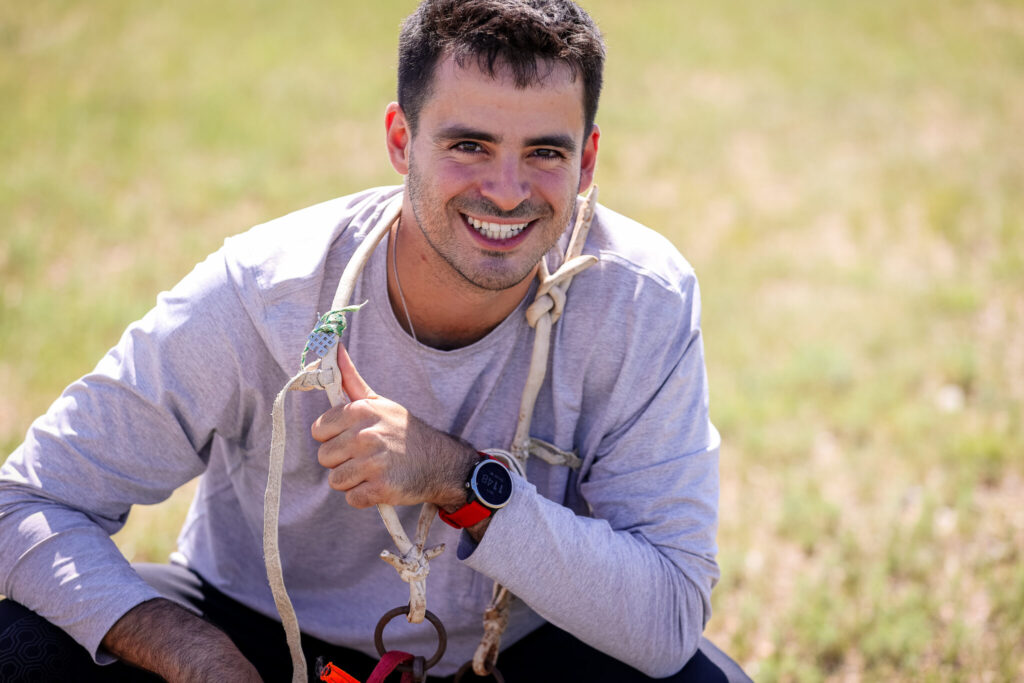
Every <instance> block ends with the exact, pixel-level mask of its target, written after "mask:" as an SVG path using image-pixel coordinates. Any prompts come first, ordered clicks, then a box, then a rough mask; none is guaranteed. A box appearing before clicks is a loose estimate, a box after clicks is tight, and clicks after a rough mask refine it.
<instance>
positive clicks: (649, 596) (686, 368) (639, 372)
mask: <svg viewBox="0 0 1024 683" xmlns="http://www.w3.org/2000/svg"><path fill="white" fill-rule="evenodd" d="M690 284H691V285H692V289H691V290H690V292H691V293H692V295H691V296H688V297H686V298H685V299H683V304H682V305H679V304H678V303H677V304H676V306H675V307H674V308H672V307H669V305H668V303H666V301H669V302H670V301H671V297H664V296H663V297H661V300H660V301H659V300H658V298H657V296H656V295H657V293H656V292H651V293H649V294H648V293H647V292H645V293H644V296H643V297H639V300H640V301H644V300H654V302H655V303H654V304H653V305H652V306H653V307H654V308H655V309H656V310H658V311H659V312H660V313H661V314H662V316H661V318H660V320H659V321H658V322H657V323H654V324H652V322H651V318H650V316H647V317H646V320H644V319H643V318H644V316H643V310H642V308H641V307H640V306H636V307H634V308H635V309H639V310H638V311H636V315H638V316H640V317H641V322H644V323H645V324H635V323H636V321H633V320H624V321H623V322H622V324H621V326H617V328H616V329H617V330H622V336H624V337H625V338H623V339H619V338H617V339H615V340H614V341H613V342H609V345H606V346H601V347H599V348H598V349H597V350H596V351H595V362H597V363H605V367H607V363H608V359H609V358H611V357H612V356H613V355H614V354H618V356H619V358H621V361H617V362H616V363H615V364H614V366H615V379H614V382H612V383H605V382H602V383H600V384H598V385H597V386H594V385H591V387H590V388H589V390H586V391H584V392H583V397H584V398H583V399H582V405H581V408H582V410H581V413H582V415H583V416H584V418H582V419H581V421H580V422H579V423H577V431H576V433H575V439H576V443H577V447H578V448H579V449H580V455H581V457H583V458H584V466H583V468H582V469H581V471H580V473H579V475H578V476H579V483H578V487H577V488H576V491H577V492H578V494H579V496H580V497H581V498H582V499H583V501H585V503H586V505H587V506H588V507H589V511H590V516H582V515H577V514H575V513H574V512H573V511H572V510H570V509H568V508H566V507H564V506H562V505H560V504H558V503H557V502H555V501H552V500H548V499H546V498H544V497H543V496H542V495H540V494H539V493H538V492H537V490H536V489H535V488H534V486H532V485H531V484H528V483H526V482H523V481H521V480H517V486H516V490H515V492H514V494H513V497H512V500H511V501H510V503H509V505H508V506H506V507H505V508H503V509H502V510H500V511H499V512H498V513H497V514H496V515H495V516H494V518H493V520H492V522H491V525H490V527H489V528H488V531H487V534H486V536H485V537H484V538H483V541H482V542H481V543H480V544H479V545H478V546H477V547H475V548H474V547H473V545H472V544H471V543H468V542H467V539H465V538H464V539H463V543H462V544H461V546H460V548H459V556H460V557H461V558H463V559H464V561H465V562H466V564H467V565H469V566H470V567H472V568H473V569H476V570H477V571H480V572H482V573H484V574H487V575H488V576H490V577H492V578H494V579H495V580H497V581H499V582H500V583H502V584H503V585H505V586H507V587H508V588H509V589H510V590H511V591H512V592H513V593H514V594H516V595H517V596H518V597H520V598H521V599H522V600H523V601H524V602H526V603H527V604H528V605H529V606H530V607H531V608H533V609H534V610H535V611H536V612H537V613H539V614H540V615H541V616H543V617H544V618H545V619H547V620H549V621H551V622H552V623H554V624H555V625H557V626H559V627H560V628H563V629H565V630H567V631H569V632H571V633H573V634H574V635H576V636H577V637H579V638H580V639H582V640H583V641H585V642H587V643H588V644H590V645H592V646H594V647H596V648H597V649H599V650H601V651H603V652H606V653H608V654H610V655H612V656H614V657H616V658H617V659H620V660H622V661H625V662H627V663H629V664H630V665H632V666H634V667H636V668H639V669H641V670H643V671H644V672H645V673H648V674H649V675H653V676H664V675H668V674H670V673H674V672H675V671H677V670H678V669H679V668H681V667H682V666H683V664H684V663H685V662H686V661H687V660H688V659H689V657H690V656H692V654H693V652H694V651H695V650H696V648H697V646H698V644H699V639H700V635H701V632H702V630H703V627H704V624H705V623H706V621H707V618H708V617H709V616H710V593H711V588H712V586H713V585H714V583H715V581H716V580H717V577H718V569H717V565H716V563H715V559H714V557H715V553H716V546H715V530H716V525H717V502H718V501H717V498H718V449H719V437H718V434H717V432H716V431H715V429H714V427H713V426H712V425H711V423H710V421H709V419H708V404H707V383H706V377H705V372H704V360H703V348H702V343H701V337H700V332H699V314H698V308H697V301H696V283H695V281H693V282H691V283H690ZM676 298H678V295H677V297H676ZM691 303H692V305H691ZM620 310H626V311H628V312H629V314H633V313H634V312H633V311H632V310H630V309H620ZM647 313H650V310H649V309H648V311H647ZM659 328H660V329H659ZM610 344H614V347H612V346H610ZM574 357H575V356H574ZM573 371H574V372H575V373H579V374H580V375H582V376H584V377H587V376H600V374H601V372H602V371H601V370H600V369H599V368H597V367H590V368H588V367H587V366H586V365H582V364H580V362H579V361H578V360H577V364H576V365H575V366H574V369H573ZM588 371H589V372H588ZM550 381H551V383H552V384H554V385H555V386H556V388H555V389H554V390H555V391H557V385H558V384H569V383H571V381H572V378H571V376H570V375H569V374H563V375H557V374H555V375H553V376H552V377H551V378H550ZM581 425H582V426H581ZM546 493H547V495H551V493H550V492H546ZM576 509H577V510H579V509H580V508H579V507H578V508H576ZM513 549H514V552H511V551H512V550H513Z"/></svg>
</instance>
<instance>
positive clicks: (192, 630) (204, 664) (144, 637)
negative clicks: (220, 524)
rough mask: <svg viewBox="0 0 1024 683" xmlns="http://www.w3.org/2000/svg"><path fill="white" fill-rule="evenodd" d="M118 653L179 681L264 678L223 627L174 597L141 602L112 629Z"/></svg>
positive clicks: (111, 643)
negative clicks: (206, 619) (172, 599)
mask: <svg viewBox="0 0 1024 683" xmlns="http://www.w3.org/2000/svg"><path fill="white" fill-rule="evenodd" d="M103 647H104V648H106V649H107V651H109V652H110V653H111V654H113V655H114V656H115V657H117V658H118V659H121V660H123V661H125V662H128V663H130V664H134V665H135V666H138V667H140V668H143V669H146V670H147V671H152V672H155V673H158V674H160V675H161V676H163V678H165V679H166V680H168V681H171V682H172V683H173V682H174V681H182V682H191V681H210V682H211V683H219V682H220V681H259V680H260V676H259V673H258V672H257V671H256V668H255V667H254V666H253V665H252V664H251V663H250V662H249V660H247V659H246V658H245V657H243V656H242V653H241V652H239V651H238V648H236V647H235V644H234V643H232V642H231V639H230V638H228V637H227V635H225V634H224V633H223V632H222V631H220V630H219V629H217V628H216V627H214V626H213V625H211V624H209V623H207V622H206V621H203V620H202V619H201V618H199V617H198V616H196V615H195V614H192V613H191V612H189V611H188V610H186V609H185V608H183V607H181V606H179V605H176V604H175V603H173V602H171V601H170V600H164V599H162V598H157V599H155V600H149V601H147V602H144V603H142V604H140V605H136V606H135V607H133V608H132V609H131V610H129V611H128V613H127V614H125V615H124V616H123V617H121V618H120V619H118V621H117V623H116V624H114V626H113V627H112V628H111V629H110V631H108V632H107V635H106V636H105V637H104V638H103Z"/></svg>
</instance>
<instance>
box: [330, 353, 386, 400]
mask: <svg viewBox="0 0 1024 683" xmlns="http://www.w3.org/2000/svg"><path fill="white" fill-rule="evenodd" d="M338 369H339V370H341V388H342V389H344V390H345V393H346V394H347V395H348V398H349V400H350V401H358V400H359V399H361V398H376V397H377V394H375V393H373V389H371V388H370V385H369V384H367V383H366V382H365V381H364V380H363V378H362V376H361V375H360V374H359V371H358V370H356V366H355V364H354V363H353V362H352V359H351V358H350V357H349V355H348V351H347V350H346V349H345V347H344V346H342V345H341V344H338Z"/></svg>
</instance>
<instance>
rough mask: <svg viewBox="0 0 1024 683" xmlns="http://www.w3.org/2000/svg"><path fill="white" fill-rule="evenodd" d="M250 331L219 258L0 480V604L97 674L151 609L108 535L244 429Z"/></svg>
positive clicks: (48, 419)
mask: <svg viewBox="0 0 1024 683" xmlns="http://www.w3.org/2000/svg"><path fill="white" fill-rule="evenodd" d="M252 328H253V325H252V323H251V320H250V319H249V317H248V314H247V313H246V312H245V308H244V307H243V306H242V305H240V303H239V298H238V295H237V290H236V288H235V285H234V283H233V282H232V279H231V277H230V276H229V274H228V268H227V267H226V262H225V259H224V256H223V253H222V252H217V253H216V254H214V255H212V256H210V257H209V258H208V259H206V260H205V261H204V262H203V263H201V264H199V265H198V266H196V268H195V270H193V272H192V273H190V274H189V275H188V276H186V278H185V279H184V280H182V282H181V283H179V284H178V285H177V286H176V287H175V288H174V289H173V290H171V291H170V292H164V293H162V294H161V295H160V296H159V297H158V299H157V305H156V307H155V308H154V309H153V310H152V311H150V312H149V313H148V314H147V315H146V316H145V317H144V318H143V319H142V320H140V321H139V322H137V323H134V324H132V325H131V326H130V327H129V328H128V329H127V330H126V331H125V333H124V335H123V336H122V338H121V340H120V342H119V343H118V345H117V346H116V347H115V348H113V349H112V350H111V351H110V352H108V353H107V355H106V356H105V357H104V358H103V359H102V360H101V361H100V362H99V364H98V365H97V366H96V368H95V370H94V371H93V372H92V373H90V374H88V375H86V376H85V377H83V378H81V379H80V380H78V381H76V382H75V383H73V384H72V385H70V386H69V387H68V388H67V389H66V390H65V391H64V393H63V394H62V395H61V396H60V398H58V399H57V400H56V401H55V402H54V403H53V405H52V406H51V407H50V409H49V410H48V412H47V413H46V414H45V415H43V416H42V417H40V418H39V419H37V420H36V421H35V422H34V423H33V425H32V426H31V428H30V429H29V431H28V434H27V435H26V438H25V441H24V443H23V444H22V445H21V446H20V447H19V448H18V449H17V450H16V451H14V453H13V454H12V455H11V456H10V457H9V458H8V460H7V462H6V463H5V464H4V466H3V468H2V469H0V547H2V548H3V552H2V553H0V593H3V594H5V595H6V596H7V597H9V598H11V599H13V600H15V601H17V602H19V603H21V604H23V605H25V606H26V607H28V608H29V609H31V610H33V611H35V612H36V613H38V614H39V615H41V616H43V617H45V618H46V619H48V620H49V621H51V622H52V623H54V624H56V625H57V626H59V627H61V628H62V629H64V630H65V631H67V632H68V633H69V634H70V635H71V636H72V637H73V638H74V639H75V640H76V641H78V642H79V643H81V644H82V645H83V646H84V647H85V648H86V649H87V650H88V651H89V652H90V653H92V655H93V657H94V658H95V659H96V661H98V662H100V663H106V662H109V661H111V657H110V656H109V655H108V654H106V653H103V652H101V651H100V642H101V640H102V638H103V637H104V636H105V635H106V633H107V631H108V630H109V629H110V627H111V626H113V624H114V623H115V622H116V621H117V620H118V619H119V618H120V617H121V616H122V615H123V614H124V613H125V612H127V611H128V610H130V609H131V608H132V607H134V606H135V605H138V604H139V603H141V602H144V601H146V600H148V599H151V598H153V597H157V594H156V592H155V591H154V590H153V589H152V588H150V587H149V586H148V585H147V584H146V583H145V582H143V581H142V580H141V579H140V578H139V577H138V575H137V574H136V573H135V572H134V570H132V568H131V566H130V565H129V563H128V562H127V561H126V560H125V558H124V557H123V556H122V555H121V553H120V552H119V551H118V549H117V547H116V546H115V545H114V543H113V542H112V541H111V540H110V537H109V536H110V534H113V533H114V532H116V531H117V530H118V529H120V528H121V527H122V526H123V524H124V522H125V521H126V519H127V516H128V512H129V509H130V507H131V505H132V504H135V503H141V504H152V503H157V502H159V501H162V500H164V499H166V498H167V497H168V496H169V495H170V494H171V492H173V490H174V489H175V488H177V487H178V486H180V485H182V484H183V483H185V482H187V481H189V480H190V479H192V478H193V477H195V476H197V475H198V474H199V473H201V472H202V471H203V469H204V468H205V466H206V463H207V461H208V457H209V453H210V449H211V446H212V444H213V442H214V440H215V439H216V438H229V439H230V438H235V437H236V436H237V434H238V433H239V431H240V426H241V425H243V424H244V423H245V422H246V420H247V419H248V416H247V415H246V414H245V413H246V408H245V406H246V405H247V402H246V401H245V400H244V396H242V395H241V394H242V392H243V391H244V390H243V389H241V388H240V385H239V376H240V361H239V359H240V358H246V354H257V353H259V344H258V341H256V335H255V334H253V333H251V330H252ZM229 330H230V331H231V332H232V334H230V335H228V334H227V331H229ZM239 340H242V341H239ZM247 345H249V346H251V348H246V346H247ZM263 353H266V352H265V351H264V352H263Z"/></svg>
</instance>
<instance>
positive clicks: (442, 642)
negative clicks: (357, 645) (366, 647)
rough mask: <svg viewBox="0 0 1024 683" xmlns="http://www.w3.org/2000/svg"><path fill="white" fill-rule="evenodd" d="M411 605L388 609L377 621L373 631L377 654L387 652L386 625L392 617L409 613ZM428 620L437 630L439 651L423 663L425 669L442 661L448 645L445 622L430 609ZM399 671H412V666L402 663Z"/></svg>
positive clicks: (427, 612)
mask: <svg viewBox="0 0 1024 683" xmlns="http://www.w3.org/2000/svg"><path fill="white" fill-rule="evenodd" d="M408 613H409V606H408V605H405V606H403V607H396V608H394V609H392V610H388V612H386V613H385V614H384V616H382V617H381V618H380V621H378V622H377V628H376V629H375V630H374V632H373V644H374V646H375V647H376V648H377V654H379V655H380V656H381V657H383V656H384V655H385V654H387V651H388V650H387V648H385V647H384V627H385V626H387V625H388V622H390V621H391V620H392V619H394V618H395V617H397V616H398V615H399V614H408ZM426 617H427V621H429V622H430V623H431V624H433V625H434V629H435V630H436V631H437V651H436V652H434V654H433V655H432V656H431V657H430V659H428V660H427V661H426V663H425V664H424V665H423V670H424V671H426V670H427V669H429V668H430V667H432V666H434V665H435V664H437V663H438V662H440V661H441V657H442V655H444V651H445V649H446V648H447V647H448V632H447V631H445V629H444V624H442V623H441V620H440V619H438V618H437V615H436V614H434V613H433V612H431V611H430V610H427V611H426ZM396 668H397V669H398V671H412V666H410V665H408V664H401V665H399V666H398V667H396Z"/></svg>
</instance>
